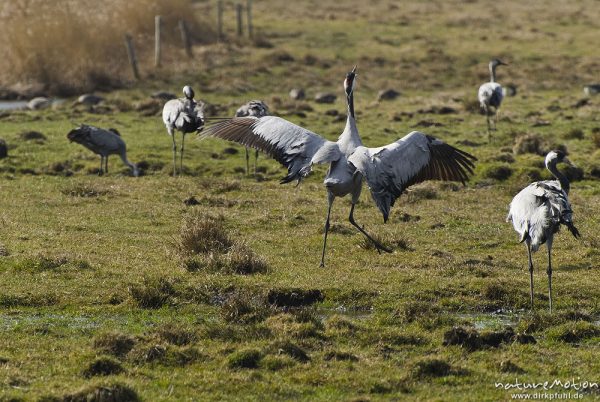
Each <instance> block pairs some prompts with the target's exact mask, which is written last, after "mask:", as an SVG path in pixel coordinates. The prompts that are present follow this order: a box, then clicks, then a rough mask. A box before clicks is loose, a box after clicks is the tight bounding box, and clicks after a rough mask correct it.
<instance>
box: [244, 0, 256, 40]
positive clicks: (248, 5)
mask: <svg viewBox="0 0 600 402" xmlns="http://www.w3.org/2000/svg"><path fill="white" fill-rule="evenodd" d="M246 13H247V16H248V22H247V25H248V37H249V38H250V39H252V37H253V35H254V33H253V32H252V31H253V29H252V0H247V3H246Z"/></svg>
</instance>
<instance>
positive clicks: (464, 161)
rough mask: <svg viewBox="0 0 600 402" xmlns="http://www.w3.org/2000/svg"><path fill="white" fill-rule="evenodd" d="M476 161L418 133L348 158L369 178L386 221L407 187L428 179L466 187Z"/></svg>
mask: <svg viewBox="0 0 600 402" xmlns="http://www.w3.org/2000/svg"><path fill="white" fill-rule="evenodd" d="M476 160H477V159H476V158H475V157H474V156H472V155H470V154H468V153H466V152H463V151H461V150H459V149H456V148H454V147H452V146H450V145H448V144H446V143H445V142H443V141H440V140H438V139H436V138H434V137H431V136H428V135H425V134H423V133H420V132H418V131H413V132H412V133H410V134H408V135H407V136H405V137H404V138H401V139H399V140H398V141H396V142H394V143H392V144H389V145H386V146H384V147H381V148H366V147H358V148H357V149H356V151H354V153H353V154H352V155H350V157H349V158H348V162H349V163H350V164H352V165H353V166H354V167H355V168H356V169H357V170H358V171H359V172H360V173H362V174H363V176H364V177H365V178H366V180H367V184H368V186H369V189H370V190H371V195H372V196H373V200H375V203H376V204H377V207H378V208H379V210H380V211H381V213H382V214H383V219H384V221H387V219H388V216H389V213H390V208H391V207H392V206H393V205H394V202H395V201H396V199H397V198H398V197H400V195H401V194H402V192H403V191H404V190H405V189H406V188H407V187H409V186H411V185H413V184H415V183H420V182H422V181H425V180H448V181H460V182H462V183H463V184H464V183H465V181H467V180H468V178H469V175H470V174H472V173H473V168H474V167H475V165H474V161H476Z"/></svg>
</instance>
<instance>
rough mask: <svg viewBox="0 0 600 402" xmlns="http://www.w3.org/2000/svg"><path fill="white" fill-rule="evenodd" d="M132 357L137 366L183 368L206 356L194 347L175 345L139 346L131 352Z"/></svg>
mask: <svg viewBox="0 0 600 402" xmlns="http://www.w3.org/2000/svg"><path fill="white" fill-rule="evenodd" d="M130 357H131V359H132V360H133V362H135V363H137V364H160V365H163V366H168V367H183V366H187V365H188V364H192V363H194V362H196V361H198V360H203V359H204V356H203V355H202V354H201V353H200V351H199V350H198V349H197V348H196V347H193V346H188V345H186V346H181V347H180V346H173V345H166V346H165V345H161V344H158V345H157V344H150V345H138V346H136V348H135V349H133V350H132V351H131V352H130Z"/></svg>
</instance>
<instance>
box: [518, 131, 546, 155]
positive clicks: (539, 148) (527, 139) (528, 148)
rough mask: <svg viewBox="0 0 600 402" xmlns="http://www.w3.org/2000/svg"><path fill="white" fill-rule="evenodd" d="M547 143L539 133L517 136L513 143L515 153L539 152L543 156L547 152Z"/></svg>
mask: <svg viewBox="0 0 600 402" xmlns="http://www.w3.org/2000/svg"><path fill="white" fill-rule="evenodd" d="M546 150H547V144H546V142H545V141H544V139H543V138H542V137H540V136H539V135H538V134H523V135H520V136H518V137H516V138H515V143H514V145H513V153H515V154H516V155H521V154H526V153H530V154H537V155H540V156H543V155H544V154H545V153H546Z"/></svg>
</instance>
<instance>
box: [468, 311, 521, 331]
mask: <svg viewBox="0 0 600 402" xmlns="http://www.w3.org/2000/svg"><path fill="white" fill-rule="evenodd" d="M522 314H524V312H523V311H520V312H493V313H487V314H485V313H463V314H457V317H458V318H460V319H462V320H466V321H469V322H471V323H472V324H473V326H474V327H475V329H477V330H482V329H496V328H503V327H506V326H515V325H517V323H518V322H519V319H520V318H521V316H522Z"/></svg>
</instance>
